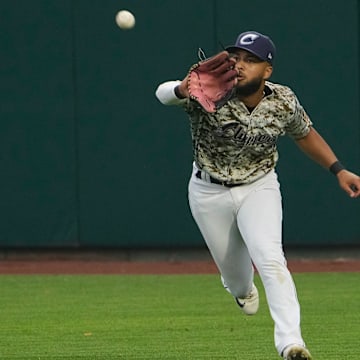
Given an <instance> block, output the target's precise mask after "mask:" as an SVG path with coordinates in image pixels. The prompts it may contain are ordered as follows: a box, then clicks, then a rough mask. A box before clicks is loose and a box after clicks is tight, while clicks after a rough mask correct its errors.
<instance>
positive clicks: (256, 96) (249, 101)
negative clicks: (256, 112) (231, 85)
mask: <svg viewBox="0 0 360 360" xmlns="http://www.w3.org/2000/svg"><path fill="white" fill-rule="evenodd" d="M264 95H265V92H264V88H263V87H261V88H260V89H259V90H257V91H256V92H255V93H253V94H251V95H247V96H241V95H238V97H239V99H240V100H241V101H242V102H243V103H244V104H245V106H246V107H248V108H255V107H256V106H257V104H259V102H260V101H261V100H262V98H263V97H264Z"/></svg>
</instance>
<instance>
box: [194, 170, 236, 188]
mask: <svg viewBox="0 0 360 360" xmlns="http://www.w3.org/2000/svg"><path fill="white" fill-rule="evenodd" d="M195 176H196V177H197V178H198V179H202V178H201V170H198V171H197V172H196V174H195ZM209 182H210V183H211V184H217V185H222V186H226V187H234V186H240V185H242V184H229V183H227V182H226V181H220V180H218V179H215V178H213V177H211V176H210V175H209Z"/></svg>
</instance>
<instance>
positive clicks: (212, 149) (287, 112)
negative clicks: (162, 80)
mask: <svg viewBox="0 0 360 360" xmlns="http://www.w3.org/2000/svg"><path fill="white" fill-rule="evenodd" d="M182 104H183V106H184V107H185V111H186V112H187V113H188V114H189V117H190V124H191V136H192V143H193V154H194V161H195V163H196V165H197V167H198V168H199V169H202V170H204V171H206V172H207V173H208V174H209V175H210V176H212V177H214V178H216V179H218V180H220V181H226V182H229V183H234V184H237V183H240V184H241V183H250V182H253V181H255V180H257V179H259V178H260V177H262V176H263V175H265V174H267V173H268V172H269V171H271V170H272V169H273V168H274V167H275V165H276V163H277V160H278V151H277V147H276V142H277V139H278V137H279V136H281V135H285V134H288V135H289V136H290V137H292V138H293V139H295V140H296V139H301V138H303V137H304V136H306V135H307V134H308V133H309V131H310V126H311V125H312V123H311V121H310V119H309V117H308V115H307V114H306V112H305V110H304V109H303V107H302V106H301V105H300V103H299V101H298V99H297V97H296V96H295V94H294V93H293V91H292V90H291V89H290V88H288V87H286V86H283V85H279V84H274V83H271V82H266V86H265V94H264V98H263V99H262V100H261V101H260V103H259V104H258V105H257V106H256V107H255V108H254V109H253V110H252V111H251V112H250V111H249V110H248V109H247V107H246V106H245V105H244V103H242V102H241V101H240V100H239V99H237V98H232V99H231V100H229V101H228V102H227V103H226V104H225V105H224V106H223V107H222V108H220V109H219V110H218V111H217V112H216V113H207V112H205V111H203V110H202V108H201V107H200V106H199V105H198V103H197V102H195V101H193V100H187V101H185V102H183V103H182Z"/></svg>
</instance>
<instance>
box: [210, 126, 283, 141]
mask: <svg viewBox="0 0 360 360" xmlns="http://www.w3.org/2000/svg"><path fill="white" fill-rule="evenodd" d="M214 137H215V138H217V140H223V141H226V140H233V141H236V142H237V143H239V144H240V145H242V146H243V145H246V146H251V145H257V144H269V145H273V144H275V143H276V140H277V136H271V135H268V134H257V135H252V134H248V133H246V131H245V130H244V128H243V126H242V125H241V124H239V123H238V122H230V123H227V124H225V125H222V126H220V127H218V128H217V129H216V130H215V131H214Z"/></svg>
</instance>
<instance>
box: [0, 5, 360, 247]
mask: <svg viewBox="0 0 360 360" xmlns="http://www.w3.org/2000/svg"><path fill="white" fill-rule="evenodd" d="M123 8H125V9H129V10H131V11H133V13H134V14H135V16H136V21H137V23H136V27H135V28H134V29H132V30H130V31H122V30H120V29H119V28H117V26H116V24H115V21H114V18H115V14H116V12H117V11H118V10H120V9H123ZM190 9H191V11H190ZM0 30H1V41H0V71H1V81H0V88H1V109H0V116H1V123H0V124H1V131H0V136H1V152H0V169H1V176H0V189H1V190H0V191H1V201H0V247H2V248H6V247H18V248H24V247H28V248H32V247H52V248H54V247H118V248H145V247H146V248H148V247H179V246H180V247H192V246H196V247H198V246H203V241H202V239H201V236H200V233H199V232H198V230H197V228H196V226H195V224H194V222H193V220H192V218H191V215H190V211H189V209H188V204H187V183H188V178H189V175H190V172H191V162H192V158H191V142H190V132H189V127H188V121H187V117H186V115H185V114H184V113H183V112H182V110H181V109H178V108H171V107H165V106H162V105H161V104H160V103H159V102H158V101H157V99H156V98H155V96H154V91H155V89H156V87H157V85H158V84H159V83H160V82H162V81H165V80H171V79H181V78H182V77H183V76H184V75H185V74H186V71H187V69H188V67H189V66H190V65H191V64H192V63H194V62H196V61H197V49H198V48H199V47H202V48H203V49H204V50H205V51H206V53H207V54H209V55H210V54H213V53H215V52H217V51H219V50H220V49H221V45H220V44H224V45H229V44H231V43H233V42H234V41H235V38H236V37H237V35H238V34H239V33H240V32H242V31H245V30H258V31H260V32H264V33H267V34H269V35H270V36H271V37H272V38H273V40H274V42H275V43H276V45H277V50H278V56H277V59H276V63H275V71H274V75H273V78H272V80H273V81H276V82H281V83H283V84H286V85H289V86H290V87H292V88H293V89H294V90H295V91H296V93H297V95H298V97H299V99H300V101H301V102H302V103H303V105H304V107H305V109H306V110H307V112H308V113H309V115H310V117H311V119H312V120H313V122H314V126H315V127H316V128H317V129H318V130H319V131H320V132H321V133H322V135H323V136H324V137H325V138H326V139H327V140H328V142H329V143H330V144H331V145H332V147H333V149H334V150H335V152H336V153H337V154H338V157H339V158H340V159H341V160H342V162H343V163H344V164H345V165H346V166H347V167H349V168H350V169H352V170H354V171H355V172H360V120H359V106H360V105H359V80H360V75H359V4H358V1H355V0H347V1H345V2H344V1H343V2H340V1H333V0H316V1H314V0H301V1H300V0H299V1H295V0H293V1H289V0H273V1H271V2H269V1H261V0H252V1H251V2H248V3H247V4H245V3H244V2H241V1H235V0H183V1H181V2H179V1H175V0H166V1H165V0H153V1H145V0H142V1H140V0H131V1H119V0H117V1H115V0H102V1H85V0H62V1H56V0H33V1H28V0H17V1H9V0H8V1H3V2H2V6H1V11H0ZM279 149H280V162H279V165H278V173H279V177H280V181H281V184H282V191H283V201H284V242H285V245H287V246H291V245H294V246H298V245H302V246H327V245H334V246H335V245H356V244H359V243H360V200H352V199H349V198H348V197H347V196H346V194H345V193H343V192H342V191H341V190H340V189H339V188H338V186H337V182H336V179H335V177H333V176H332V175H330V174H329V173H328V172H327V171H326V170H324V169H322V168H320V167H319V166H318V165H316V164H314V163H312V162H311V161H310V160H309V159H307V158H306V157H305V156H304V155H303V154H301V153H300V151H299V149H298V148H297V147H296V145H294V143H293V142H292V141H291V140H290V139H288V138H284V139H281V141H280V144H279Z"/></svg>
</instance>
